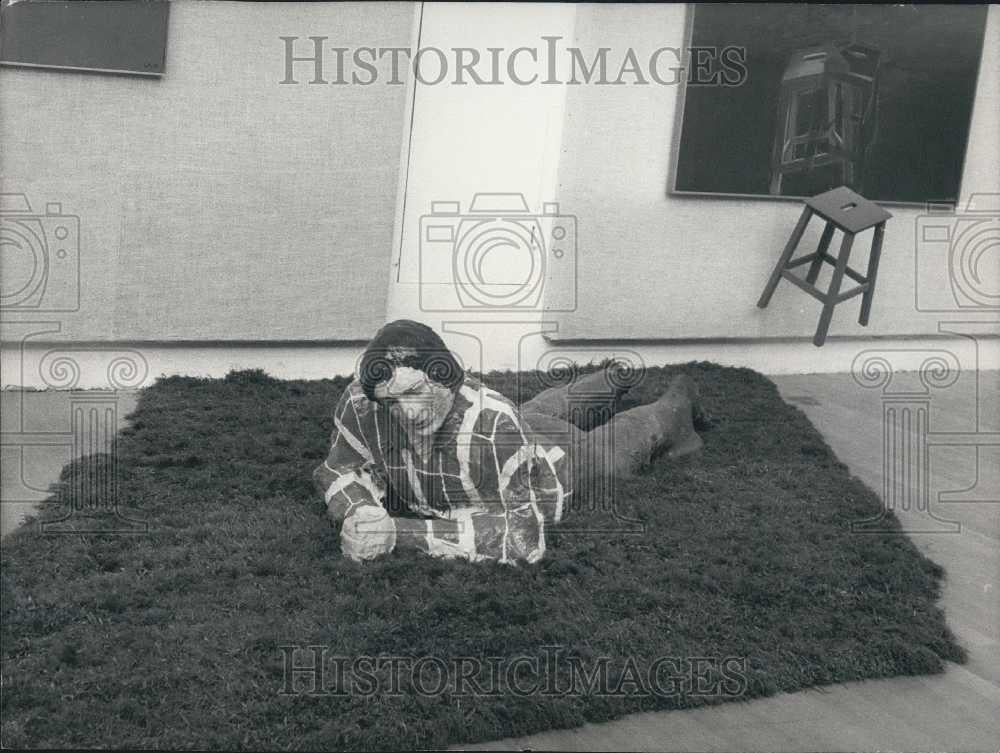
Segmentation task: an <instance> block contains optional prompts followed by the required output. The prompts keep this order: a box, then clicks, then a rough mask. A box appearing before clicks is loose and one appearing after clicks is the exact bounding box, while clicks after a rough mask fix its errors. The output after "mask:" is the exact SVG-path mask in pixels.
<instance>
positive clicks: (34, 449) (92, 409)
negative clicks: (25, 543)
mask: <svg viewBox="0 0 1000 753" xmlns="http://www.w3.org/2000/svg"><path fill="white" fill-rule="evenodd" d="M138 396H139V393H138V391H136V390H117V391H112V390H74V391H68V390H67V391H61V390H44V391H41V390H39V391H34V390H25V391H22V390H14V389H6V390H2V391H0V464H2V465H0V536H6V535H7V534H8V533H9V532H10V531H12V530H14V529H15V528H17V527H18V526H19V525H21V523H22V522H23V521H24V516H25V515H28V514H29V513H32V512H34V511H35V510H36V509H37V508H38V505H39V503H40V502H42V501H43V500H44V499H45V498H46V497H48V496H49V494H48V491H47V490H48V487H49V484H51V483H52V482H53V481H55V480H56V479H58V478H59V472H60V471H61V470H62V468H63V466H64V465H66V464H67V463H68V462H69V461H70V460H71V459H72V458H74V457H79V456H80V455H81V454H83V453H84V452H89V451H91V450H92V449H98V450H99V449H102V448H101V447H99V446H96V445H95V444H94V441H95V436H97V435H103V434H104V432H97V431H95V430H97V429H105V428H107V429H110V424H112V423H113V424H114V426H115V430H116V431H117V430H119V429H121V428H122V427H123V426H125V424H126V421H125V417H126V416H127V415H128V414H129V413H131V412H132V411H133V410H135V404H136V401H137V400H138ZM74 421H75V424H74ZM102 424H106V425H107V426H104V425H102ZM74 427H76V431H74Z"/></svg>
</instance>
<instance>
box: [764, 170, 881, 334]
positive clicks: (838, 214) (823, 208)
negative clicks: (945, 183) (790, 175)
mask: <svg viewBox="0 0 1000 753" xmlns="http://www.w3.org/2000/svg"><path fill="white" fill-rule="evenodd" d="M814 214H817V215H819V216H820V217H821V218H823V219H824V220H826V227H825V228H824V229H823V235H822V236H820V239H819V246H817V248H816V250H815V251H814V252H813V253H811V254H808V255H807V256H803V257H800V258H798V259H795V260H794V261H793V260H792V256H793V255H794V253H795V249H796V247H797V246H798V245H799V241H801V240H802V236H803V235H804V234H805V231H806V225H808V224H809V220H810V218H811V217H812V216H813V215H814ZM890 217H892V215H891V214H890V213H889V212H887V211H886V210H884V209H883V208H882V207H880V206H879V205H878V204H876V203H875V202H873V201H869V200H868V199H866V198H865V197H864V196H861V195H860V194H857V193H855V192H854V191H852V190H851V189H850V188H848V187H847V186H840V187H839V188H834V189H833V190H831V191H826V192H825V193H821V194H819V195H818V196H813V197H812V198H810V199H806V201H805V207H804V208H803V210H802V216H801V217H799V222H798V224H797V225H796V226H795V230H793V231H792V235H791V237H790V238H789V239H788V243H787V244H786V245H785V249H784V251H782V252H781V256H780V257H779V258H778V263H777V264H776V265H775V267H774V271H773V272H772V273H771V277H770V279H769V280H768V281H767V285H765V286H764V292H763V293H761V295H760V300H758V301H757V306H758V307H759V308H766V307H767V304H768V303H770V301H771V296H772V295H774V291H775V289H776V288H777V287H778V283H779V282H781V280H782V279H785V280H788V281H789V282H791V283H794V284H795V285H796V286H797V287H799V288H801V289H802V290H804V291H805V292H806V293H808V294H809V295H811V296H812V297H813V298H816V299H817V300H818V301H819V302H820V303H822V304H823V311H822V313H821V314H820V317H819V325H818V326H817V327H816V335H815V337H813V343H814V344H815V345H817V346H820V345H822V344H823V343H824V342H825V341H826V333H827V330H828V329H829V327H830V320H831V319H832V318H833V307H834V306H836V305H837V304H838V303H843V302H844V301H846V300H847V299H848V298H853V297H854V296H856V295H859V294H860V295H861V296H862V298H861V315H860V316H859V317H858V323H859V324H860V325H861V326H862V327H867V326H868V317H869V314H870V313H871V306H872V298H873V296H874V294H875V278H876V276H877V275H878V263H879V257H880V256H881V254H882V238H883V236H884V234H885V223H886V221H887V220H888V219H889V218H890ZM869 228H875V231H874V233H873V234H872V248H871V253H870V254H869V256H868V273H867V274H866V275H862V274H861V273H860V272H857V271H856V270H854V269H851V268H850V267H849V266H847V261H848V258H849V257H850V255H851V246H852V244H853V243H854V236H855V235H856V234H857V233H860V232H862V231H864V230H867V229H869ZM836 230H840V231H841V233H843V239H842V240H841V243H840V252H839V254H838V255H837V257H836V258H834V257H833V256H832V255H831V254H829V253H827V249H828V248H829V247H830V240H831V239H832V238H833V233H834V232H835V231H836ZM807 262H811V263H810V264H809V271H808V273H807V274H806V277H805V279H802V278H800V277H799V276H797V275H796V274H795V273H794V272H792V270H793V269H794V268H795V267H798V266H800V265H802V264H805V263H807ZM824 263H825V264H831V265H833V277H832V279H831V280H830V287H829V289H828V290H827V291H826V292H823V291H821V290H819V289H818V288H817V287H816V286H815V285H814V283H815V282H816V279H817V278H818V277H819V272H820V269H822V267H823V264H824ZM845 275H846V276H847V277H850V278H851V279H852V280H854V281H855V282H857V283H858V285H857V286H856V287H853V288H851V289H850V290H848V291H847V292H845V293H841V292H840V285H841V283H842V282H843V281H844V276H845Z"/></svg>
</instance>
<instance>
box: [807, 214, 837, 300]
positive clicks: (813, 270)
mask: <svg viewBox="0 0 1000 753" xmlns="http://www.w3.org/2000/svg"><path fill="white" fill-rule="evenodd" d="M833 231H834V227H833V223H832V222H828V223H826V227H825V228H823V235H822V236H820V239H819V245H818V246H817V247H816V258H815V259H813V262H812V264H810V265H809V272H808V274H806V282H808V283H809V284H810V285H812V284H814V283H815V282H816V278H817V277H819V270H820V269H822V267H823V254H825V253H826V250H827V249H828V248H830V239H831V238H832V237H833Z"/></svg>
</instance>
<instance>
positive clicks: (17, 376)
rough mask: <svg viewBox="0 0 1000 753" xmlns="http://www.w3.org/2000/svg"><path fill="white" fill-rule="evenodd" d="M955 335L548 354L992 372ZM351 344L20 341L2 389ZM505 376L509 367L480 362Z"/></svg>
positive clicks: (976, 345) (136, 379)
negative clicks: (819, 343) (818, 342)
mask: <svg viewBox="0 0 1000 753" xmlns="http://www.w3.org/2000/svg"><path fill="white" fill-rule="evenodd" d="M968 324H969V325H970V326H969V327H968V329H961V325H960V324H956V325H953V327H952V330H953V331H954V332H962V333H966V332H967V333H968V334H942V335H940V336H937V337H920V338H866V339H856V338H831V339H829V340H828V341H827V343H826V345H824V346H823V347H822V348H817V347H815V346H814V345H813V344H812V343H811V341H810V340H809V339H806V338H804V339H802V340H777V341H766V340H765V341H760V340H745V341H740V340H729V341H704V342H701V341H685V342H676V343H669V342H664V343H634V342H633V343H629V342H625V341H622V342H616V343H601V344H597V343H589V344H587V345H586V347H585V348H582V349H581V348H580V347H575V346H573V345H565V346H556V347H553V348H552V349H551V350H550V351H549V354H548V355H553V354H558V353H564V354H565V356H566V358H569V359H570V360H575V361H578V362H588V361H592V360H600V359H601V358H604V357H616V356H617V355H620V354H622V353H628V354H631V355H632V356H633V357H634V356H638V358H639V359H640V360H641V362H642V363H643V364H645V365H647V366H659V365H663V364H668V363H685V362H687V361H713V362H715V363H719V364H723V365H726V366H743V367H747V368H751V369H754V370H755V371H760V372H762V373H764V374H808V373H845V372H854V373H859V371H860V370H862V369H865V370H870V369H877V368H889V369H891V370H893V371H920V370H922V369H934V368H942V367H943V368H947V369H960V370H982V371H985V370H997V369H1000V336H998V335H997V334H995V330H994V332H992V333H991V332H989V331H986V330H985V329H983V328H982V327H979V328H978V331H977V328H976V327H973V326H972V323H968ZM363 347H364V346H363V345H360V344H350V345H342V344H329V345H324V344H309V345H291V344H281V345H273V344H267V343H259V344H240V345H231V344H212V345H193V344H185V345H177V344H170V343H150V342H143V343H126V342H121V343H116V342H108V343H87V344H77V343H41V342H31V341H28V340H25V341H23V342H21V343H9V344H4V345H3V346H2V348H0V374H2V384H0V386H2V387H4V388H15V387H22V388H28V389H130V388H136V387H144V386H148V385H150V384H152V383H153V382H154V381H155V380H156V378H157V377H160V376H173V375H185V376H195V377H211V378H218V377H222V376H225V375H226V373H228V372H229V371H230V370H232V369H253V368H259V369H263V370H264V371H266V372H267V373H268V374H270V375H272V376H274V377H277V378H279V379H322V378H330V377H334V376H338V375H347V374H351V373H353V372H354V370H355V365H356V363H357V361H358V359H359V357H360V356H361V353H362V351H363ZM486 367H487V368H498V369H507V368H512V367H513V364H507V363H496V364H486Z"/></svg>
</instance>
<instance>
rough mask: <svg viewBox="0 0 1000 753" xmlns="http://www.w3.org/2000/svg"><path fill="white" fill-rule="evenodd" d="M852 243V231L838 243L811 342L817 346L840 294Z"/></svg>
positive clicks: (822, 340)
mask: <svg viewBox="0 0 1000 753" xmlns="http://www.w3.org/2000/svg"><path fill="white" fill-rule="evenodd" d="M852 243H854V233H844V240H843V241H841V243H840V255H839V256H838V257H837V266H836V267H834V269H833V279H832V280H830V289H829V290H828V291H827V293H826V298H825V299H824V301H823V313H822V314H820V315H819V326H818V327H817V328H816V336H815V337H814V338H813V344H815V345H817V346H819V345H822V344H823V343H824V341H825V340H826V331H827V330H828V329H829V328H830V320H831V319H832V318H833V307H834V306H836V305H837V296H838V295H840V283H841V282H843V280H844V270H846V269H847V259H848V257H849V256H850V255H851V244H852Z"/></svg>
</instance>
